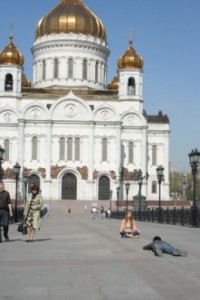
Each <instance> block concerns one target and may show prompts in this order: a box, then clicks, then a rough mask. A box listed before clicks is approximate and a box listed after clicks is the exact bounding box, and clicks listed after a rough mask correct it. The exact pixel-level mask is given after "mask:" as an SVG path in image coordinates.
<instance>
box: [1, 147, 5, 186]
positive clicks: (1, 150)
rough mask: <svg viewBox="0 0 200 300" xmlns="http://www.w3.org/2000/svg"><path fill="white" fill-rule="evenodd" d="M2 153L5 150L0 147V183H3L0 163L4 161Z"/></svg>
mask: <svg viewBox="0 0 200 300" xmlns="http://www.w3.org/2000/svg"><path fill="white" fill-rule="evenodd" d="M4 152H5V150H4V149H3V148H2V147H1V145H0V182H2V181H3V169H2V163H3V161H4Z"/></svg>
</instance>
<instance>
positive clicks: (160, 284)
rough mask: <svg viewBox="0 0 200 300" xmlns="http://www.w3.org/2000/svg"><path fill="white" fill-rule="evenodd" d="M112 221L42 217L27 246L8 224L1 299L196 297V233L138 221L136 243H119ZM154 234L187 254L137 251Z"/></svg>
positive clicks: (199, 266)
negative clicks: (33, 237) (175, 255)
mask: <svg viewBox="0 0 200 300" xmlns="http://www.w3.org/2000/svg"><path fill="white" fill-rule="evenodd" d="M119 224H120V220H112V219H111V220H108V219H104V220H101V219H100V218H97V219H95V220H92V219H91V216H90V215H84V216H79V217H77V216H73V215H70V216H69V215H66V216H60V217H57V216H54V215H49V216H46V217H44V218H43V219H42V227H41V230H40V231H39V232H37V234H36V237H35V241H34V242H33V243H26V242H25V241H24V239H25V237H24V236H22V235H21V234H20V233H18V232H17V224H13V225H11V226H10V242H9V243H6V242H3V243H1V244H0V270H1V273H0V274H1V275H0V300H6V299H13V300H29V299H30V300H36V299H37V300H39V299H40V300H46V299H49V300H56V299H59V300H66V299H67V300H82V299H85V300H114V299H115V300H121V299H123V300H132V299H134V300H165V299H168V300H189V299H192V300H197V299H198V300H199V298H200V296H199V295H200V250H199V249H200V239H199V235H200V229H197V228H188V227H181V226H173V225H164V224H152V223H143V222H137V224H138V227H139V228H140V229H141V231H142V234H141V236H140V238H139V239H122V238H121V237H120V235H119ZM155 235H160V236H161V237H163V239H165V240H167V241H168V242H170V243H172V244H173V245H174V246H177V248H180V249H183V250H186V251H188V257H173V256H170V255H164V256H163V257H162V258H160V257H156V256H154V255H153V253H152V252H151V251H144V250H142V247H143V246H144V245H146V244H147V243H149V242H151V240H152V237H153V236H155Z"/></svg>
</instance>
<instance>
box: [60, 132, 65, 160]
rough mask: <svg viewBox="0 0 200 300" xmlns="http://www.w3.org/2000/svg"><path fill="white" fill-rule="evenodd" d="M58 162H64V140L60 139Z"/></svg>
mask: <svg viewBox="0 0 200 300" xmlns="http://www.w3.org/2000/svg"><path fill="white" fill-rule="evenodd" d="M60 160H65V138H64V137H62V138H60Z"/></svg>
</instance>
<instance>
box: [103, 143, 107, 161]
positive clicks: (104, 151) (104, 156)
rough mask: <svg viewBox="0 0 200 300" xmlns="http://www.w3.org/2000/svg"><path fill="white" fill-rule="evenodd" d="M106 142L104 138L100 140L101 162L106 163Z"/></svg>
mask: <svg viewBox="0 0 200 300" xmlns="http://www.w3.org/2000/svg"><path fill="white" fill-rule="evenodd" d="M107 153H108V141H107V139H106V138H104V139H103V140H102V161H107Z"/></svg>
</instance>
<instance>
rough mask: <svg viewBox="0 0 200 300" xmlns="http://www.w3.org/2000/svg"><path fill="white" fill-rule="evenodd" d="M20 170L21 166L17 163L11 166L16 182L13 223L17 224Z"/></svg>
mask: <svg viewBox="0 0 200 300" xmlns="http://www.w3.org/2000/svg"><path fill="white" fill-rule="evenodd" d="M20 169H21V166H20V165H19V164H18V163H16V164H15V165H14V166H13V171H14V174H15V182H16V185H15V222H17V200H18V181H19V174H20Z"/></svg>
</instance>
